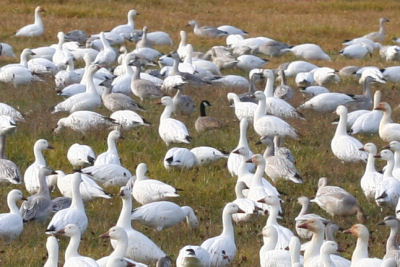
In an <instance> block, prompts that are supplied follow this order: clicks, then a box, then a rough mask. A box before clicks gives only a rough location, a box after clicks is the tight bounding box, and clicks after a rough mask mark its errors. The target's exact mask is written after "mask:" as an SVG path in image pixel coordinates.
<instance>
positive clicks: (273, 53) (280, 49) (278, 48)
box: [258, 40, 290, 57]
mask: <svg viewBox="0 0 400 267" xmlns="http://www.w3.org/2000/svg"><path fill="white" fill-rule="evenodd" d="M285 48H290V46H289V45H287V44H285V43H282V42H279V41H275V40H270V41H268V42H266V43H264V44H262V45H260V46H259V47H258V52H259V53H261V54H264V55H267V56H269V57H280V56H282V55H283V54H285V53H287V52H288V51H287V50H285Z"/></svg>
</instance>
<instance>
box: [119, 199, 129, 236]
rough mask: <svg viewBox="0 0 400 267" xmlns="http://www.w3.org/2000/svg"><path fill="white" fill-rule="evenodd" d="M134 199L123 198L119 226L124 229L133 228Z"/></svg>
mask: <svg viewBox="0 0 400 267" xmlns="http://www.w3.org/2000/svg"><path fill="white" fill-rule="evenodd" d="M131 211H132V197H131V196H127V197H124V198H122V209H121V213H120V215H119V218H118V221H117V226H119V227H122V228H124V229H127V228H131V227H132V226H131Z"/></svg>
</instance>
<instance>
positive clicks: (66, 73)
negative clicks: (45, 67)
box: [54, 57, 82, 88]
mask: <svg viewBox="0 0 400 267" xmlns="http://www.w3.org/2000/svg"><path fill="white" fill-rule="evenodd" d="M81 79H82V75H81V74H79V73H78V72H77V71H75V66H74V60H73V58H72V57H70V58H69V59H68V65H67V69H66V70H61V71H59V72H57V74H56V75H55V76H54V80H55V82H56V86H57V88H61V87H62V88H63V87H65V86H68V85H70V84H73V83H79V82H80V81H81Z"/></svg>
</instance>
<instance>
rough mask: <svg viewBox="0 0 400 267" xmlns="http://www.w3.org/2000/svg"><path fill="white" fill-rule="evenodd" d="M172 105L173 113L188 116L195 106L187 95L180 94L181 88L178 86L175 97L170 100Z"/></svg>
mask: <svg viewBox="0 0 400 267" xmlns="http://www.w3.org/2000/svg"><path fill="white" fill-rule="evenodd" d="M172 101H173V103H174V113H175V114H182V115H190V114H192V113H193V112H194V109H195V104H194V102H193V99H192V98H191V97H190V96H188V95H183V94H182V88H181V87H180V86H179V87H178V88H177V90H176V94H175V96H174V97H173V98H172Z"/></svg>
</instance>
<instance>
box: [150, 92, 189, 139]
mask: <svg viewBox="0 0 400 267" xmlns="http://www.w3.org/2000/svg"><path fill="white" fill-rule="evenodd" d="M161 103H162V104H163V105H165V108H164V111H163V112H162V113H161V116H160V125H159V127H158V133H159V135H160V137H161V139H162V140H163V141H164V142H165V144H167V146H169V144H170V143H186V144H189V143H190V141H191V140H192V138H191V137H190V135H189V133H188V130H187V128H186V126H185V124H183V122H181V121H179V120H176V119H173V118H171V114H172V112H173V111H174V103H173V101H172V98H171V97H169V96H164V97H162V98H161Z"/></svg>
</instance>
